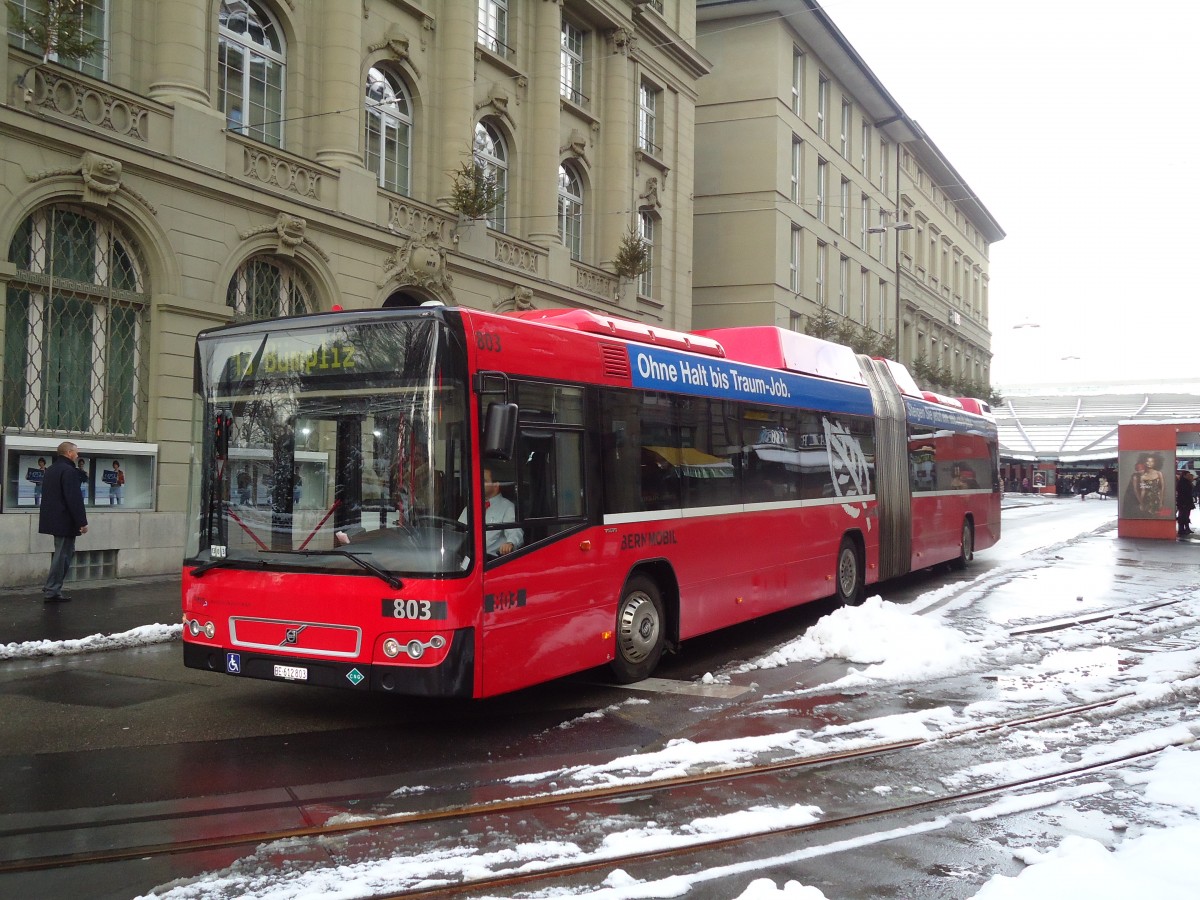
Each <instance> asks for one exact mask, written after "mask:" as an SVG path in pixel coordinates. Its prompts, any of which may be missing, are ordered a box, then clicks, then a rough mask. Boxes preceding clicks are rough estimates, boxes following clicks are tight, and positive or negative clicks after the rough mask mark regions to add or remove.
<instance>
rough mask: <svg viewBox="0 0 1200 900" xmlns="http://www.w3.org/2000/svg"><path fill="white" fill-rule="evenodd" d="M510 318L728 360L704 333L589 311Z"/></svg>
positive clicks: (522, 314) (543, 311)
mask: <svg viewBox="0 0 1200 900" xmlns="http://www.w3.org/2000/svg"><path fill="white" fill-rule="evenodd" d="M506 315H508V316H511V317H513V318H515V319H524V320H525V321H528V322H544V323H546V324H550V325H558V326H560V327H562V328H574V329H575V330H576V331H584V332H587V333H589V334H598V335H602V336H604V337H613V338H620V339H621V340H626V341H634V342H636V343H639V344H653V345H655V346H658V347H669V348H670V349H672V350H687V351H689V352H691V353H701V354H703V355H705V356H715V357H717V358H721V359H723V358H724V357H725V349H724V348H723V347H722V346H721V344H720V343H719V342H717V341H715V340H712V339H711V338H708V337H704V336H703V335H701V334H689V333H687V332H685V331H671V330H670V329H668V328H656V327H653V326H651V325H646V324H644V323H642V322H634V321H632V320H631V319H620V318H617V317H615V316H605V315H601V314H600V313H594V312H592V311H590V310H587V309H529V310H522V311H520V312H511V313H506Z"/></svg>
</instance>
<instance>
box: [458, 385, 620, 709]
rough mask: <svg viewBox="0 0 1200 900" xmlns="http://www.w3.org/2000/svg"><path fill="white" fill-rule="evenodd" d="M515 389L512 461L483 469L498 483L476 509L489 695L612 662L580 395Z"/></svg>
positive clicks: (558, 389) (568, 390)
mask: <svg viewBox="0 0 1200 900" xmlns="http://www.w3.org/2000/svg"><path fill="white" fill-rule="evenodd" d="M514 389H515V392H516V399H517V401H518V404H519V408H520V426H519V430H518V434H517V441H516V451H515V453H514V455H513V459H512V460H511V461H508V462H498V461H491V460H484V461H483V463H482V469H483V471H484V474H485V476H486V475H490V476H491V478H492V482H491V483H490V484H488V483H485V484H484V485H483V497H482V501H483V502H482V503H481V504H480V505H481V507H482V517H483V519H484V523H483V528H484V548H485V554H484V555H485V558H484V561H483V568H484V575H483V652H482V657H483V663H482V664H483V692H484V693H485V694H493V693H498V692H500V691H508V690H513V689H515V688H518V687H522V686H524V685H527V684H533V683H536V682H539V681H544V680H546V679H548V678H554V677H557V676H560V675H564V674H567V673H569V672H575V671H578V670H579V669H581V668H587V667H589V666H591V665H600V664H601V663H603V662H606V661H607V659H606V658H605V655H604V654H605V649H606V648H605V647H604V646H603V641H602V639H601V634H602V632H603V631H604V630H605V628H607V629H609V630H611V628H612V625H613V623H612V622H611V621H609V619H610V618H611V616H610V615H609V613H608V612H606V611H605V609H606V608H607V607H606V605H605V599H606V593H605V588H604V587H603V586H602V585H600V584H599V583H598V580H602V574H603V573H601V572H599V571H598V570H599V569H602V568H603V567H601V566H599V565H598V563H597V561H596V560H595V559H594V555H593V554H592V552H591V550H590V541H589V539H588V535H587V501H586V491H585V482H584V472H585V464H586V460H587V451H586V448H585V443H586V441H585V434H584V428H583V393H582V390H581V389H579V388H573V387H566V386H560V385H547V384H538V383H527V382H520V383H516V384H515V385H514ZM497 510H500V511H502V512H503V517H504V518H507V517H509V516H511V517H512V520H513V521H510V522H504V521H501V520H500V519H501V518H502V517H501V516H500V515H497V514H496V511H497ZM489 516H490V518H491V521H488V519H489ZM510 544H511V545H513V546H512V547H511V549H509V548H508V545H510ZM616 590H617V589H614V591H613V592H614V594H615V591H616ZM611 599H612V603H613V604H615V602H616V598H615V596H614V597H612V598H611Z"/></svg>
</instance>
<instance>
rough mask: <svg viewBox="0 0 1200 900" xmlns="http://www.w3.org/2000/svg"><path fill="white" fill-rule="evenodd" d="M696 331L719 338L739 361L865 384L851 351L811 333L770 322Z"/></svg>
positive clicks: (714, 338) (731, 355) (729, 352)
mask: <svg viewBox="0 0 1200 900" xmlns="http://www.w3.org/2000/svg"><path fill="white" fill-rule="evenodd" d="M696 334H698V335H703V336H704V337H707V338H710V339H712V340H715V341H719V342H720V344H721V346H723V347H724V348H725V352H726V353H727V354H728V355H729V358H730V359H735V360H737V361H739V362H745V363H752V364H753V365H756V366H765V367H766V368H769V369H786V370H788V371H791V372H799V373H801V374H804V375H817V376H819V377H821V378H832V379H834V380H835V381H845V382H847V383H849V384H863V385H865V384H866V380H865V379H864V378H863V374H862V371H861V370H860V369H859V366H858V357H857V356H856V355H855V353H854V351H853V350H851V349H850V348H849V347H844V346H842V345H841V344H835V343H833V342H832V341H826V340H822V339H821V338H817V337H813V336H812V335H808V334H801V333H800V332H798V331H788V330H787V329H786V328H776V327H774V326H771V325H748V326H744V327H741V328H713V329H709V330H707V331H698V332H696Z"/></svg>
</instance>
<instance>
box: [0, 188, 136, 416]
mask: <svg viewBox="0 0 1200 900" xmlns="http://www.w3.org/2000/svg"><path fill="white" fill-rule="evenodd" d="M8 259H9V261H10V262H11V263H13V264H15V266H16V270H17V271H16V275H15V277H14V278H13V279H12V280H11V281H9V283H8V291H7V296H6V301H5V315H6V319H5V328H4V398H3V418H4V421H3V424H4V425H6V426H13V427H16V428H20V429H27V430H32V431H38V430H47V431H67V432H74V433H78V434H110V435H123V436H128V437H135V436H138V435H139V433H140V431H141V429H142V416H143V407H144V403H145V392H146V348H145V337H146V333H147V324H148V323H147V319H148V305H149V304H148V301H149V288H148V286H147V285H146V281H145V274H144V273H145V265H144V263H143V262H142V260H141V255H140V253H139V252H138V248H137V245H136V244H135V243H134V242H133V240H132V239H131V238H130V237H129V236H128V235H127V234H125V232H124V231H123V230H122V229H121V228H120V226H118V225H117V224H116V223H115V222H112V221H111V220H109V219H107V218H100V217H95V216H93V215H92V214H91V213H90V212H88V211H85V210H84V209H82V208H80V207H75V206H68V205H61V206H53V207H47V208H44V209H40V210H38V211H36V212H34V213H33V214H32V215H31V216H29V218H27V219H25V221H24V222H22V223H21V225H20V227H19V228H18V229H17V232H16V234H15V235H14V236H13V239H12V243H11V244H10V245H9V248H8Z"/></svg>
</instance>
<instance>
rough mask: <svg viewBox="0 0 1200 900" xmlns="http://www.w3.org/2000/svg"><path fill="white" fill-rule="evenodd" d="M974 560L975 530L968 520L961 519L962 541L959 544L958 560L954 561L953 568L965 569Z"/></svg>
mask: <svg viewBox="0 0 1200 900" xmlns="http://www.w3.org/2000/svg"><path fill="white" fill-rule="evenodd" d="M974 558H975V529H974V528H972V527H971V522H970V520H968V519H963V526H962V540H961V541H960V543H959V549H958V559H956V560H954V563H953V565H954V568H956V569H965V568H966V567H967V566H969V565H970V564H971V560H973V559H974Z"/></svg>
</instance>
